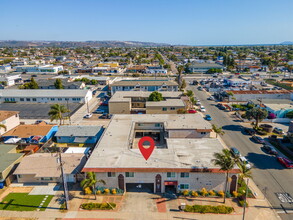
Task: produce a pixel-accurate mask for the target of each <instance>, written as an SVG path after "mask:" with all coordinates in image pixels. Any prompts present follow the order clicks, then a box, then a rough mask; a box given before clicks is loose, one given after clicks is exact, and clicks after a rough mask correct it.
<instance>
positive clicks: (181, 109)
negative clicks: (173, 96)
mask: <svg viewBox="0 0 293 220" xmlns="http://www.w3.org/2000/svg"><path fill="white" fill-rule="evenodd" d="M177 114H186V110H185V109H183V108H180V109H178V110H177Z"/></svg>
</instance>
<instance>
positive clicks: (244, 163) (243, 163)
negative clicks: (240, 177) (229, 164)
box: [239, 156, 251, 169]
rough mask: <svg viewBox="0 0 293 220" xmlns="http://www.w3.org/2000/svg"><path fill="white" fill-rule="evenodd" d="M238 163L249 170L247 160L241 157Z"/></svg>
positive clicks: (249, 166)
mask: <svg viewBox="0 0 293 220" xmlns="http://www.w3.org/2000/svg"><path fill="white" fill-rule="evenodd" d="M239 162H240V163H241V164H242V165H244V166H245V167H246V168H247V169H251V165H250V164H249V163H248V161H247V159H246V158H245V157H243V156H241V157H239Z"/></svg>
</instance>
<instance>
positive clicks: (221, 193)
mask: <svg viewBox="0 0 293 220" xmlns="http://www.w3.org/2000/svg"><path fill="white" fill-rule="evenodd" d="M224 195H225V194H224V192H223V191H222V190H220V191H219V192H218V196H221V197H222V198H224Z"/></svg>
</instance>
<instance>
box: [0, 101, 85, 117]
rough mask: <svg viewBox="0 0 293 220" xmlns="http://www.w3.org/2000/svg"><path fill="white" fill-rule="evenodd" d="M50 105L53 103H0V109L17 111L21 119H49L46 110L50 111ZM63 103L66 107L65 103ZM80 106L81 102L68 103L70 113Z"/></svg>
mask: <svg viewBox="0 0 293 220" xmlns="http://www.w3.org/2000/svg"><path fill="white" fill-rule="evenodd" d="M51 105H53V103H52V104H48V103H37V104H32V103H26V104H24V103H22V104H19V103H1V104H0V109H1V110H7V111H19V116H20V118H22V119H49V116H48V112H49V111H50V106H51ZM64 105H65V106H66V107H67V104H64ZM81 106H82V104H80V103H68V108H69V110H70V115H72V114H73V113H74V112H75V111H77V110H78V109H79V108H80V107H81Z"/></svg>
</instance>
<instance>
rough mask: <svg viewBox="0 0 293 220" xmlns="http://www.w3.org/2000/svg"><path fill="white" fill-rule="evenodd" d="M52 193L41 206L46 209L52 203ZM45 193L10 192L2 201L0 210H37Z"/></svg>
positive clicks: (42, 209)
mask: <svg viewBox="0 0 293 220" xmlns="http://www.w3.org/2000/svg"><path fill="white" fill-rule="evenodd" d="M52 198H53V196H52V195H49V196H48V197H47V199H46V200H45V202H44V204H43V205H42V206H41V208H40V211H44V210H45V209H46V208H47V206H48V204H49V203H50V201H51V199H52ZM44 199H45V195H28V193H10V194H8V195H7V196H6V197H5V198H4V199H3V201H1V202H0V210H10V211H35V210H37V209H38V208H39V206H40V204H41V203H42V201H43V200H44Z"/></svg>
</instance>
